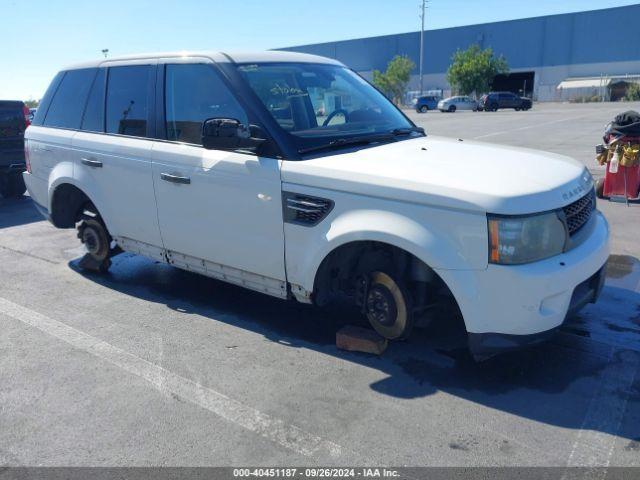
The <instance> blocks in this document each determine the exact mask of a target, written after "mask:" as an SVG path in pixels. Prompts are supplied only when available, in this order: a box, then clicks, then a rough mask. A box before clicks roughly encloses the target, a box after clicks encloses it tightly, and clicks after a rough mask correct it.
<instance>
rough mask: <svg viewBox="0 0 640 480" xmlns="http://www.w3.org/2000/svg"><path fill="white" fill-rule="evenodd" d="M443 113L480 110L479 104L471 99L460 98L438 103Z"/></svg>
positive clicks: (446, 99) (451, 98) (447, 99)
mask: <svg viewBox="0 0 640 480" xmlns="http://www.w3.org/2000/svg"><path fill="white" fill-rule="evenodd" d="M438 110H440V111H441V112H451V113H453V112H455V111H456V110H473V111H474V112H475V111H476V110H478V102H476V101H475V100H474V99H473V98H471V97H466V96H458V97H449V98H445V99H442V100H440V101H439V102H438Z"/></svg>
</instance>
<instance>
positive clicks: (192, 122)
mask: <svg viewBox="0 0 640 480" xmlns="http://www.w3.org/2000/svg"><path fill="white" fill-rule="evenodd" d="M165 92H166V93H165V95H166V98H165V114H166V121H167V125H166V126H167V139H168V140H174V141H178V142H185V143H193V144H198V145H201V144H202V124H203V123H204V121H205V120H206V119H208V118H214V117H224V118H234V119H236V120H240V122H241V123H243V124H245V125H246V124H248V120H247V115H246V113H245V112H244V110H243V109H242V107H241V106H240V104H239V103H238V101H237V100H236V99H235V98H234V97H233V95H232V94H231V92H230V91H229V89H228V88H227V86H226V85H225V84H224V83H223V81H222V80H221V79H220V77H219V76H218V74H217V73H216V71H215V70H214V67H212V66H211V65H206V64H199V63H192V64H176V65H167V69H166V74H165Z"/></svg>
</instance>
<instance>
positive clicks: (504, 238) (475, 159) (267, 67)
mask: <svg viewBox="0 0 640 480" xmlns="http://www.w3.org/2000/svg"><path fill="white" fill-rule="evenodd" d="M25 138H26V151H27V154H28V158H29V162H28V171H27V172H26V173H25V174H24V178H25V181H26V184H27V186H28V189H29V193H30V195H31V196H32V197H33V199H34V201H35V202H36V203H37V204H38V205H39V208H40V209H41V210H42V212H43V213H44V214H46V215H47V216H48V218H49V219H50V221H51V222H52V223H53V224H54V225H55V226H56V227H59V228H77V229H78V233H79V237H80V240H81V241H82V242H83V243H84V245H85V246H86V249H87V255H86V256H85V258H84V259H83V261H82V266H83V267H84V268H88V269H93V270H97V271H106V270H107V269H108V268H109V266H110V257H111V256H112V255H114V254H115V253H117V252H118V251H119V250H125V251H129V252H134V253H137V254H141V255H146V256H148V257H152V258H155V259H158V260H161V261H163V262H168V263H169V264H171V265H174V266H176V267H179V268H184V269H188V270H190V271H194V272H198V273H201V274H203V275H207V276H210V277H214V278H217V279H220V280H224V281H226V282H231V283H234V284H238V285H241V286H244V287H246V288H250V289H253V290H256V291H259V292H262V293H265V294H268V295H273V296H275V297H279V298H282V299H296V300H297V301H299V302H305V303H315V304H318V305H322V304H326V303H327V302H330V301H332V299H334V298H336V297H337V296H340V297H341V298H342V297H345V296H346V298H349V299H351V301H352V302H354V303H355V304H356V305H358V306H359V307H360V308H361V310H362V312H363V314H364V315H366V317H367V318H368V320H369V322H370V323H371V325H372V326H373V328H374V329H375V330H376V331H377V332H379V333H380V335H382V336H384V337H386V338H389V339H398V338H404V337H406V336H407V335H409V333H410V331H411V328H412V325H413V324H414V323H415V322H416V321H417V320H419V319H421V318H422V317H425V316H427V315H429V312H430V311H431V310H432V309H433V307H434V306H437V305H439V304H441V303H442V302H447V301H451V302H452V304H453V305H455V308H456V309H458V310H459V312H460V313H461V314H462V317H463V318H464V322H465V325H466V329H467V331H468V334H469V345H470V347H471V350H472V352H473V353H474V354H475V355H477V356H484V355H488V354H490V353H494V352H498V351H501V350H504V349H509V348H514V347H517V346H520V345H524V344H528V343H531V342H536V341H539V340H540V339H543V338H545V337H546V336H547V335H549V334H550V333H552V332H553V331H554V329H556V328H557V327H558V326H559V325H561V324H562V323H563V321H564V320H565V318H567V316H568V315H570V314H571V313H573V312H575V311H577V309H579V308H581V307H582V306H584V305H585V304H586V303H588V302H595V301H596V299H597V297H598V294H599V291H600V289H601V286H602V281H603V278H604V274H603V270H604V265H605V262H606V260H607V258H608V254H609V244H608V237H609V232H608V225H607V222H606V220H605V219H604V217H603V216H602V214H601V213H600V212H598V211H597V210H596V208H595V196H594V190H593V181H592V178H591V175H590V174H589V172H588V171H587V170H586V168H585V167H584V166H583V165H582V164H580V163H579V162H577V161H574V160H572V159H570V158H567V157H563V156H560V155H555V154H551V153H543V152H535V151H531V150H523V149H517V148H511V147H500V146H493V145H487V144H482V143H476V142H470V141H458V140H452V139H445V138H437V137H431V136H427V135H426V134H425V132H424V131H423V130H422V129H421V128H418V127H416V126H415V125H414V124H413V123H412V122H411V121H410V120H409V119H408V118H407V117H406V116H405V115H404V114H403V113H402V112H401V111H400V110H398V109H397V108H396V107H395V106H394V105H393V104H392V103H391V102H389V101H388V100H387V99H386V98H385V97H384V96H383V95H382V94H381V93H380V92H378V91H377V90H376V89H375V88H374V87H372V86H371V85H370V84H369V83H368V82H367V81H365V80H364V79H362V78H361V77H360V76H358V75H357V74H356V73H354V72H353V71H352V70H350V69H349V68H347V67H345V66H344V65H342V64H341V63H339V62H337V61H334V60H330V59H326V58H322V57H317V56H311V55H305V54H298V53H289V52H264V53H257V54H238V55H228V54H225V53H185V52H180V53H175V54H171V53H169V54H159V55H149V56H146V55H140V56H132V57H125V58H109V59H103V60H101V61H97V62H92V63H86V64H81V65H76V66H72V67H69V68H66V69H64V70H62V71H61V72H60V73H58V74H57V75H56V77H55V78H54V79H53V81H52V83H51V85H50V87H49V89H48V90H47V92H46V94H45V96H44V98H43V100H42V102H41V104H40V107H39V108H38V111H37V113H36V116H35V118H34V122H33V125H32V126H31V127H30V128H29V129H28V130H27V133H26V136H25Z"/></svg>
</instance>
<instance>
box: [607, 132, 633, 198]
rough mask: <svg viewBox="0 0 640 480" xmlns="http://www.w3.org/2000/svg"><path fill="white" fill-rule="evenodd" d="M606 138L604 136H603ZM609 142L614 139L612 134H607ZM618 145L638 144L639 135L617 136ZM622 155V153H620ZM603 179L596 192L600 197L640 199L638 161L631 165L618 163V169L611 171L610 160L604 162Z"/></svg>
mask: <svg viewBox="0 0 640 480" xmlns="http://www.w3.org/2000/svg"><path fill="white" fill-rule="evenodd" d="M605 138H606V137H605ZM607 140H608V141H609V142H614V141H616V138H615V136H614V135H609V138H607ZM616 143H617V144H618V145H623V146H624V145H638V144H640V137H619V138H618V139H617V142H616ZM620 155H622V154H620ZM605 167H606V169H605V174H604V181H603V182H599V185H598V188H597V193H598V196H599V197H600V198H609V199H612V200H621V201H626V202H628V201H633V200H639V199H640V162H638V161H636V162H635V164H634V165H633V166H624V165H622V164H619V165H618V171H617V172H614V173H612V172H611V160H610V159H609V162H607V163H605Z"/></svg>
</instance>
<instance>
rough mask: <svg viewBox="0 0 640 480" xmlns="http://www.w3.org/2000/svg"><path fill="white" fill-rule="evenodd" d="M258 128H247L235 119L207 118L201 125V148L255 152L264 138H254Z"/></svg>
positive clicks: (257, 133)
mask: <svg viewBox="0 0 640 480" xmlns="http://www.w3.org/2000/svg"><path fill="white" fill-rule="evenodd" d="M252 134H253V135H259V134H260V128H259V127H257V126H255V125H251V126H249V127H247V126H246V125H243V124H242V123H241V122H240V120H236V119H235V118H209V119H207V120H205V121H204V124H203V125H202V146H203V147H204V148H206V149H208V150H251V151H256V150H257V149H258V147H260V146H261V145H262V144H263V143H264V142H265V139H264V138H259V137H254V136H253V135H252Z"/></svg>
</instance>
